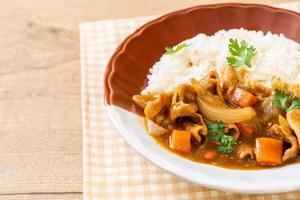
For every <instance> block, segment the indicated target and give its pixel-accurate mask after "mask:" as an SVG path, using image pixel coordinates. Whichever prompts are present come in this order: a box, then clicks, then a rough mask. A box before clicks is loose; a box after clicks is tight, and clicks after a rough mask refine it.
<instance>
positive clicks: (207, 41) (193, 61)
mask: <svg viewBox="0 0 300 200" xmlns="http://www.w3.org/2000/svg"><path fill="white" fill-rule="evenodd" d="M231 38H233V39H238V40H240V41H241V40H243V39H244V40H246V41H247V42H248V43H249V44H251V45H252V46H254V47H255V48H256V51H257V54H256V55H255V56H254V57H253V58H252V59H251V64H252V67H251V68H248V67H243V68H244V69H245V70H246V71H247V74H248V78H250V79H251V80H253V81H257V82H260V83H262V84H263V85H264V86H265V87H267V88H271V87H272V84H273V83H274V82H275V81H276V80H277V79H280V80H281V81H282V82H284V83H287V84H290V85H298V83H299V82H300V51H299V47H300V45H299V44H298V43H296V42H294V41H292V40H290V39H288V38H286V37H285V36H284V35H282V34H280V35H277V34H272V33H270V32H268V33H267V34H264V33H263V32H261V31H258V32H257V31H248V30H245V29H231V30H228V31H225V30H221V31H218V32H217V33H215V34H214V35H212V36H208V35H205V34H202V33H201V34H199V35H197V36H195V37H193V38H191V39H188V40H186V41H184V42H185V43H187V44H189V46H188V47H187V48H184V49H182V50H180V51H179V52H177V53H175V54H171V55H167V54H164V55H163V56H162V57H161V58H160V60H159V61H158V62H157V63H155V64H154V65H153V67H152V68H151V69H150V73H149V75H148V77H147V78H148V86H147V87H146V88H145V89H144V90H143V91H142V93H143V94H146V93H160V92H164V91H171V90H173V89H174V88H175V87H176V86H178V85H180V84H182V83H189V82H190V80H191V79H192V78H195V79H200V78H202V77H203V76H205V75H207V74H208V73H209V72H210V71H211V70H216V71H217V72H218V74H219V76H220V78H221V82H222V70H223V69H224V67H226V66H228V63H227V59H226V57H227V56H229V51H228V43H229V39H231Z"/></svg>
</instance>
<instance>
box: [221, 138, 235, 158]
mask: <svg viewBox="0 0 300 200" xmlns="http://www.w3.org/2000/svg"><path fill="white" fill-rule="evenodd" d="M235 144H236V142H235V140H234V139H233V137H232V136H229V135H223V137H222V138H221V144H220V145H219V146H218V147H217V151H218V152H219V153H222V154H231V153H232V152H233V146H234V145H235Z"/></svg>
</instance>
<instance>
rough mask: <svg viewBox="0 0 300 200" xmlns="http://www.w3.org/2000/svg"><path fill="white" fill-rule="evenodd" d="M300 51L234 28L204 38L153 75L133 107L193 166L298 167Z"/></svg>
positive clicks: (173, 54)
mask: <svg viewBox="0 0 300 200" xmlns="http://www.w3.org/2000/svg"><path fill="white" fill-rule="evenodd" d="M299 47H300V45H299V44H298V43H296V42H294V41H292V40H290V39H287V38H286V37H284V36H283V35H276V34H272V33H270V32H269V33H266V34H264V33H262V32H260V31H259V32H256V31H248V30H245V29H231V30H228V31H224V30H222V31H219V32H217V33H215V34H214V35H212V36H207V35H204V34H199V35H197V36H195V37H194V38H191V39H189V40H186V41H183V42H181V43H180V44H178V45H176V46H174V47H166V49H165V50H166V53H165V54H164V55H163V56H162V57H161V58H160V60H159V61H158V62H157V63H155V64H154V66H153V67H152V68H151V69H150V73H149V75H148V85H147V86H146V87H145V88H144V90H143V91H142V92H141V94H137V95H134V96H133V101H134V102H135V103H136V105H137V106H139V107H141V108H142V109H143V111H144V115H145V117H144V120H145V127H146V130H147V132H148V134H149V135H151V136H152V137H153V138H154V139H155V140H156V141H157V142H158V143H159V144H161V145H162V146H163V147H165V148H166V149H168V150H170V151H172V152H174V153H177V154H179V155H181V156H183V157H186V158H188V159H191V160H193V161H197V162H202V163H209V164H214V165H218V166H222V167H227V168H239V169H257V168H265V167H272V166H280V165H283V164H288V163H292V162H295V161H297V160H298V159H299V158H298V157H299V156H298V153H299V146H300V100H299V97H300V84H299V83H300V51H299Z"/></svg>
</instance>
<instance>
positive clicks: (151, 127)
mask: <svg viewBox="0 0 300 200" xmlns="http://www.w3.org/2000/svg"><path fill="white" fill-rule="evenodd" d="M145 124H146V130H147V132H148V134H150V135H153V136H160V135H164V134H166V133H168V130H167V129H165V128H163V127H161V126H159V125H158V124H157V123H155V122H154V121H152V120H150V119H147V118H145Z"/></svg>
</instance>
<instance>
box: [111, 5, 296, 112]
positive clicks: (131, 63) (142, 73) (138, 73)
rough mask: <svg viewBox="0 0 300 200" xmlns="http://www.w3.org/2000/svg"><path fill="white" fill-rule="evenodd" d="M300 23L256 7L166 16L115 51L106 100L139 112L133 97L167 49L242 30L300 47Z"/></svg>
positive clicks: (221, 7) (198, 8) (203, 9)
mask: <svg viewBox="0 0 300 200" xmlns="http://www.w3.org/2000/svg"><path fill="white" fill-rule="evenodd" d="M299 22H300V15H299V14H298V13H295V12H292V11H289V10H283V9H279V8H273V7H270V6H265V5H256V4H237V3H228V4H214V5H202V6H195V7H191V8H187V9H183V10H179V11H175V12H172V13H170V14H166V15H164V16H162V17H159V18H157V19H155V20H153V21H151V22H148V23H147V24H145V25H143V26H142V27H140V28H138V29H137V30H136V31H135V32H134V33H133V34H131V35H130V36H128V37H127V38H126V39H125V40H124V41H123V42H122V43H121V44H120V45H119V47H118V48H117V49H116V50H115V52H114V54H113V56H112V57H111V59H110V61H109V63H108V65H107V69H106V73H105V101H106V103H107V104H108V105H110V104H113V105H116V106H120V107H122V108H124V109H126V110H130V111H135V106H134V104H133V101H132V99H131V98H132V95H134V94H138V93H140V91H141V89H142V88H143V87H144V86H145V84H146V76H147V74H148V72H149V69H150V68H151V67H152V65H153V64H154V63H155V62H156V61H158V60H159V58H160V57H161V55H162V54H163V53H164V48H165V47H166V46H173V45H175V44H177V43H179V42H181V41H183V40H185V39H188V38H191V37H193V36H195V35H197V34H199V33H205V34H208V35H211V34H214V33H215V32H217V31H218V30H221V29H225V30H227V29H232V28H241V27H243V28H245V29H249V30H261V31H264V32H267V31H271V32H272V33H283V34H284V35H285V36H286V37H288V38H290V39H293V40H295V41H297V42H300V23H299ZM133 77H134V78H133Z"/></svg>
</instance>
